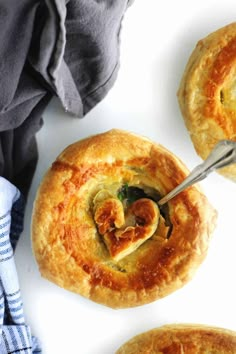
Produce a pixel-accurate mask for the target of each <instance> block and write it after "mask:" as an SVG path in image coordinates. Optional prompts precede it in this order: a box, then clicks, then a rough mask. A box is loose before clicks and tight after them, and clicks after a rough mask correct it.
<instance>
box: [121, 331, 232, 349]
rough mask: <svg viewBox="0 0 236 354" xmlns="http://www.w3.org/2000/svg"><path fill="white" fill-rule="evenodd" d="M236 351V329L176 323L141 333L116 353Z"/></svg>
mask: <svg viewBox="0 0 236 354" xmlns="http://www.w3.org/2000/svg"><path fill="white" fill-rule="evenodd" d="M137 353H139V354H148V353H150V354H184V353H185V354H213V353H214V354H235V353H236V332H234V331H231V330H228V329H224V328H217V327H212V326H206V325H200V324H199V325H197V324H193V325H191V324H176V325H175V324H172V325H166V326H162V327H159V328H155V329H152V330H150V331H147V332H144V333H141V334H139V335H137V336H135V337H133V338H131V339H130V340H129V341H128V342H126V343H125V344H123V345H122V346H121V347H120V348H119V349H118V351H117V352H116V354H137Z"/></svg>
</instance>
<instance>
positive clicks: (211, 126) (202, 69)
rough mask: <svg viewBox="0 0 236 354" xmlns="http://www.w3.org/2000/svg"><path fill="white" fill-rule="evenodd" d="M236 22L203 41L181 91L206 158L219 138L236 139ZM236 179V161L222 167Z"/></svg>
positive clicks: (198, 147) (197, 143) (192, 129)
mask: <svg viewBox="0 0 236 354" xmlns="http://www.w3.org/2000/svg"><path fill="white" fill-rule="evenodd" d="M235 77H236V22H235V23H232V24H230V25H228V26H225V27H223V28H221V29H219V30H217V31H216V32H214V33H211V34H210V35H208V36H207V37H206V38H204V39H202V40H200V41H199V42H198V43H197V45H196V48H195V49H194V51H193V53H192V54H191V56H190V58H189V61H188V63H187V66H186V68H185V72H184V75H183V78H182V80H181V83H180V88H179V91H178V99H179V104H180V109H181V112H182V114H183V117H184V120H185V123H186V126H187V129H188V130H189V133H190V136H191V139H192V141H193V144H194V147H195V149H196V152H197V153H198V154H199V155H200V156H201V157H202V158H203V159H206V157H207V156H208V155H209V153H210V151H211V149H212V148H213V147H214V146H215V144H216V143H217V142H218V141H219V140H223V139H229V140H232V141H236V79H235ZM218 171H219V172H220V173H221V174H223V175H224V176H226V177H228V178H231V179H233V180H234V181H236V164H233V165H231V166H229V167H225V168H223V169H221V170H218Z"/></svg>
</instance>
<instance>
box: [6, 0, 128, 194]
mask: <svg viewBox="0 0 236 354" xmlns="http://www.w3.org/2000/svg"><path fill="white" fill-rule="evenodd" d="M129 4H130V1H128V0H68V1H66V0H41V1H40V0H21V1H18V0H0V29H1V30H0V87H1V91H0V175H2V176H3V177H5V178H7V179H9V180H10V181H11V182H12V183H14V184H15V185H16V186H17V187H18V188H19V189H20V190H21V192H22V193H23V194H25V195H26V194H27V192H28V188H29V185H30V182H31V179H32V175H33V173H34V169H35V166H36V162H37V147H36V141H35V134H36V132H37V131H38V130H39V129H40V127H41V126H42V119H41V115H42V112H43V110H44V109H45V107H46V105H47V104H48V102H49V100H50V99H51V97H52V96H53V95H57V96H58V97H59V98H60V100H61V103H62V105H63V107H64V108H65V110H67V111H68V112H71V113H72V114H74V115H75V116H77V117H83V116H84V115H85V114H86V113H87V112H88V111H89V110H91V109H92V108H93V107H94V106H95V105H96V104H97V103H98V102H99V101H101V100H102V99H103V98H104V96H105V95H106V93H107V92H108V90H109V89H110V88H111V86H112V85H113V83H114V81H115V79H116V76H117V71H118V68H119V34H120V28H121V22H122V18H123V16H124V13H125V11H126V9H127V6H128V5H129Z"/></svg>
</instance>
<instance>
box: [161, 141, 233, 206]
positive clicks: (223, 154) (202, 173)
mask: <svg viewBox="0 0 236 354" xmlns="http://www.w3.org/2000/svg"><path fill="white" fill-rule="evenodd" d="M235 162H236V142H233V141H230V140H221V141H220V142H219V143H218V144H217V145H216V146H215V147H214V149H213V150H212V151H211V153H210V154H209V156H208V157H207V159H206V160H205V161H204V162H203V163H201V164H200V165H198V166H196V167H195V168H194V169H193V170H192V172H191V173H190V174H189V175H188V176H187V178H186V179H185V180H184V181H183V182H182V183H181V184H179V185H178V186H177V187H176V188H174V189H173V190H172V191H171V192H170V193H168V194H167V195H166V196H165V197H163V198H162V199H160V200H159V201H158V205H163V204H165V203H167V202H168V201H169V200H170V199H172V198H174V197H175V196H176V195H177V194H179V193H180V192H182V191H183V190H184V189H186V188H188V187H189V186H192V185H193V184H194V183H196V182H199V181H201V180H203V179H204V178H206V177H207V176H208V174H209V173H211V172H213V171H214V170H216V169H218V168H222V167H225V166H228V165H231V164H233V163H235Z"/></svg>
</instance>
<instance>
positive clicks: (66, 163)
mask: <svg viewBox="0 0 236 354" xmlns="http://www.w3.org/2000/svg"><path fill="white" fill-rule="evenodd" d="M187 174H188V170H187V168H186V167H185V166H184V165H183V163H182V162H181V161H180V160H179V159H178V158H177V157H176V156H174V155H173V154H172V153H171V152H169V151H168V150H166V149H165V148H164V147H163V146H161V145H158V144H155V143H154V142H152V141H150V140H148V139H147V138H144V137H141V136H138V135H135V134H133V133H130V132H125V131H121V130H111V131H109V132H106V133H103V134H98V135H95V136H91V137H89V138H87V139H84V140H81V141H78V142H76V143H74V144H72V145H70V146H69V147H67V148H66V149H65V150H64V151H63V152H62V153H61V154H60V155H59V157H58V158H57V159H56V161H55V162H54V163H53V164H52V166H51V168H50V169H49V171H48V172H47V174H46V176H45V177H44V179H43V181H42V183H41V185H40V187H39V190H38V192H37V196H36V200H35V204H34V211H33V218H32V243H33V250H34V253H35V257H36V260H37V262H38V265H39V268H40V272H41V274H42V275H43V276H44V277H46V278H47V279H49V280H51V281H53V282H55V283H56V284H58V285H59V286H61V287H63V288H66V289H68V290H71V291H73V292H76V293H79V294H81V295H83V296H85V297H87V298H89V299H91V300H93V301H96V302H98V303H101V304H104V305H107V306H110V307H113V308H125V307H131V306H138V305H142V304H145V303H148V302H151V301H154V300H156V299H159V298H161V297H163V296H166V295H168V294H169V293H171V292H173V291H174V290H176V289H178V288H180V287H182V286H183V285H184V284H185V283H186V282H187V281H188V280H189V279H191V278H192V276H193V274H194V272H195V270H196V269H197V268H198V266H199V265H200V263H201V262H202V261H203V259H204V258H205V256H206V253H207V249H208V244H209V240H210V236H211V233H212V231H213V229H214V226H215V219H216V212H215V210H214V209H213V208H212V207H211V205H210V204H209V202H208V201H207V199H206V197H205V196H204V195H203V193H202V192H201V190H200V189H199V187H197V186H194V187H190V188H189V189H187V190H186V191H184V192H183V193H181V194H180V195H178V196H177V197H175V198H174V199H173V200H172V201H170V202H169V203H168V205H166V206H163V207H162V208H161V209H159V208H158V205H157V200H158V199H159V198H160V196H163V195H165V194H166V193H167V192H169V191H170V190H172V189H173V188H174V187H175V186H176V185H178V184H179V183H180V182H181V181H182V180H183V179H184V178H185V177H186V175H187Z"/></svg>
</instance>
